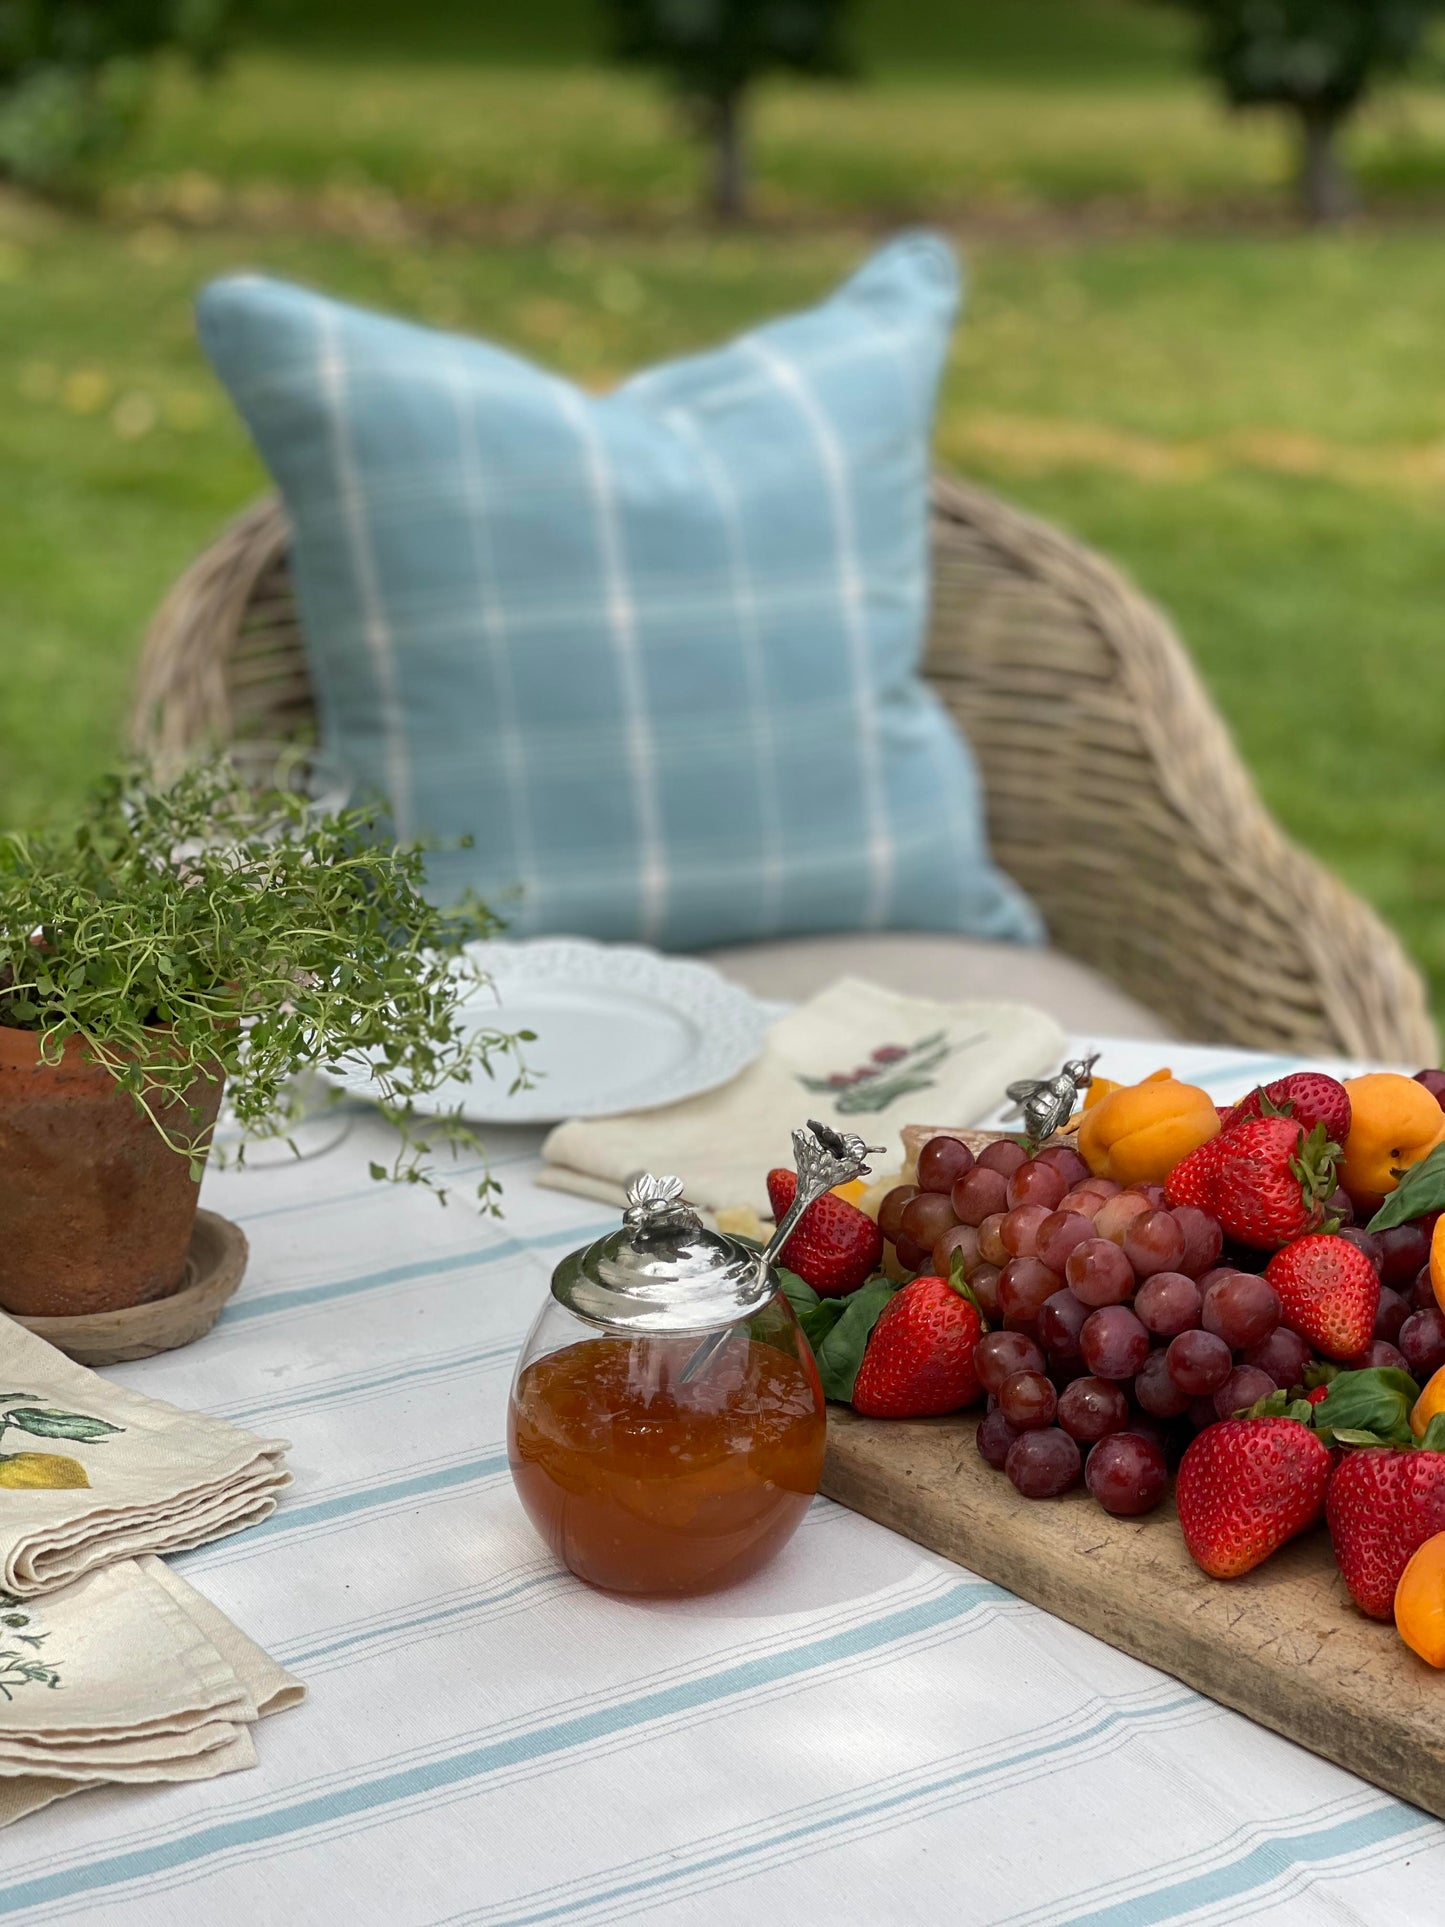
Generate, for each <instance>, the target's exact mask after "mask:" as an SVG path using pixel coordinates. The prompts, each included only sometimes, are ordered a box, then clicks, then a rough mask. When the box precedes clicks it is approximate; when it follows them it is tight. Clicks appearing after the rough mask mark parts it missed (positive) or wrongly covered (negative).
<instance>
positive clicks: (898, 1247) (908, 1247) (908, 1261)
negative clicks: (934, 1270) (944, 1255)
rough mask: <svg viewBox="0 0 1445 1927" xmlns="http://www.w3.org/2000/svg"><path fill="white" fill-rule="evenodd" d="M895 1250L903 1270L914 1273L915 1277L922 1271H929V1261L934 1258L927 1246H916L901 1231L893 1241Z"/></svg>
mask: <svg viewBox="0 0 1445 1927" xmlns="http://www.w3.org/2000/svg"><path fill="white" fill-rule="evenodd" d="M893 1249H894V1251H895V1253H896V1254H897V1257H898V1262H899V1264H900V1265H902V1267H903V1269H904V1270H905V1271H911V1272H913V1273H914V1274H915V1276H916V1275H917V1274H918V1273H919V1272H920V1271H927V1269H928V1264H929V1260H930V1259H931V1258H932V1256H933V1253H932V1252H931V1251H930V1250H929V1249H928V1247H927V1246H926V1245H916V1244H914V1242H913V1240H912V1239H911V1238H906V1237H905V1236H904V1235H903V1233H902V1232H901V1231H900V1232H899V1234H898V1236H897V1237H896V1238H895V1239H894V1240H893Z"/></svg>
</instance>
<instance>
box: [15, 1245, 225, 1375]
mask: <svg viewBox="0 0 1445 1927" xmlns="http://www.w3.org/2000/svg"><path fill="white" fill-rule="evenodd" d="M248 1251H249V1247H248V1246H247V1243H246V1234H245V1232H244V1231H242V1229H241V1227H240V1226H239V1225H238V1224H232V1223H231V1220H230V1219H229V1218H223V1217H222V1216H221V1215H220V1213H219V1212H218V1211H198V1212H197V1213H196V1228H195V1230H194V1231H193V1232H192V1233H191V1249H190V1254H189V1256H188V1257H187V1259H186V1268H185V1270H184V1271H183V1272H182V1273H181V1282H180V1284H179V1285H178V1286H177V1287H176V1289H175V1290H174V1291H173V1292H172V1293H171V1294H170V1296H169V1297H168V1298H153V1299H151V1301H150V1303H149V1304H145V1305H128V1306H126V1308H125V1310H124V1311H95V1312H86V1313H82V1314H81V1315H80V1316H79V1317H76V1318H21V1317H19V1316H18V1315H17V1314H16V1313H14V1312H12V1313H11V1314H10V1316H11V1317H12V1318H14V1320H15V1323H16V1324H17V1325H23V1326H24V1327H25V1329H26V1331H30V1332H34V1333H35V1334H36V1336H37V1337H39V1338H43V1339H45V1340H47V1341H48V1342H49V1343H50V1344H52V1345H54V1346H55V1348H56V1350H57V1351H62V1352H64V1353H65V1355H66V1357H67V1358H73V1359H75V1361H76V1362H77V1364H80V1365H121V1364H124V1363H125V1362H126V1361H127V1360H129V1359H132V1358H153V1357H154V1356H155V1354H156V1353H157V1352H173V1351H175V1350H176V1349H177V1347H178V1346H181V1345H189V1344H190V1343H191V1341H192V1340H193V1339H196V1338H200V1337H201V1336H202V1334H203V1333H205V1332H208V1331H209V1330H210V1329H211V1327H212V1325H214V1324H215V1322H216V1320H217V1319H218V1318H219V1317H220V1315H221V1307H222V1306H223V1305H224V1304H225V1302H226V1300H227V1299H228V1298H229V1297H230V1296H231V1294H232V1292H234V1291H235V1289H236V1287H237V1285H239V1284H240V1282H241V1278H242V1276H243V1274H244V1272H245V1270H246V1258H247V1256H248Z"/></svg>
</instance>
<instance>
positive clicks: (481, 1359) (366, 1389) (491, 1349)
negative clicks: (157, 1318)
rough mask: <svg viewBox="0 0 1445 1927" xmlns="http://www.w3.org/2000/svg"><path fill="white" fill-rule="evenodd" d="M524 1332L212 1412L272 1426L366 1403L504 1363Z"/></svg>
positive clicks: (217, 1407)
mask: <svg viewBox="0 0 1445 1927" xmlns="http://www.w3.org/2000/svg"><path fill="white" fill-rule="evenodd" d="M523 1335H524V1334H523V1332H522V1331H521V1330H520V1329H519V1330H517V1331H516V1332H514V1333H512V1334H511V1335H510V1336H509V1337H507V1338H502V1339H498V1340H497V1342H496V1343H495V1344H493V1345H483V1346H480V1347H477V1348H475V1349H473V1350H470V1351H454V1352H441V1353H438V1354H437V1355H435V1356H434V1357H432V1358H429V1359H426V1358H423V1359H417V1360H415V1361H414V1362H413V1363H412V1364H410V1365H406V1366H402V1367H401V1368H400V1369H398V1370H396V1371H390V1372H347V1373H346V1374H345V1375H344V1376H342V1377H339V1378H323V1379H317V1380H316V1381H315V1382H314V1383H313V1384H311V1385H308V1386H304V1387H301V1388H298V1390H296V1391H295V1392H293V1393H292V1394H291V1395H290V1397H289V1398H272V1399H265V1400H263V1401H262V1402H261V1404H259V1405H212V1406H210V1407H208V1411H209V1413H210V1416H211V1417H212V1418H222V1419H230V1420H232V1421H235V1422H238V1423H239V1422H244V1421H255V1422H257V1423H264V1424H267V1425H269V1424H270V1422H271V1421H272V1420H273V1419H274V1418H276V1417H277V1416H278V1414H280V1413H283V1412H291V1413H296V1412H311V1411H319V1410H320V1409H321V1408H322V1407H323V1406H328V1405H329V1406H334V1405H337V1404H340V1403H342V1402H343V1401H344V1400H346V1399H348V1398H355V1399H356V1401H357V1402H358V1403H360V1404H364V1403H365V1402H366V1400H367V1399H368V1398H370V1397H371V1396H372V1394H373V1393H384V1392H387V1391H390V1390H392V1389H393V1388H394V1387H395V1386H398V1385H408V1384H412V1383H414V1382H415V1381H416V1380H418V1379H424V1378H437V1377H439V1376H441V1375H442V1374H443V1373H445V1372H448V1371H458V1372H461V1371H465V1370H467V1369H468V1368H469V1367H471V1366H474V1365H495V1364H500V1363H502V1362H504V1361H506V1360H509V1359H512V1358H515V1357H516V1355H517V1353H518V1351H519V1350H520V1349H521V1344H522V1338H523Z"/></svg>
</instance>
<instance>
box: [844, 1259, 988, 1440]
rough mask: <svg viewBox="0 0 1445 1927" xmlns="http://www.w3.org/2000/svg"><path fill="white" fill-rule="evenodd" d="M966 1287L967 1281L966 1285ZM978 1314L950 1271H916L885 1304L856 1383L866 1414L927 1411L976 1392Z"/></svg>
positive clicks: (953, 1408) (927, 1414)
mask: <svg viewBox="0 0 1445 1927" xmlns="http://www.w3.org/2000/svg"><path fill="white" fill-rule="evenodd" d="M965 1289H966V1287H965ZM982 1336H983V1320H982V1318H981V1317H980V1316H979V1311H978V1307H977V1305H975V1304H974V1303H973V1300H972V1298H971V1297H965V1296H964V1295H963V1293H962V1292H961V1291H960V1290H959V1289H958V1287H957V1286H955V1285H954V1284H952V1283H951V1282H950V1281H949V1280H948V1279H947V1278H937V1277H923V1278H915V1279H914V1280H913V1282H912V1284H911V1285H905V1286H904V1287H903V1289H902V1291H900V1292H897V1293H895V1295H894V1296H893V1298H892V1299H891V1300H890V1301H889V1303H888V1304H887V1305H885V1306H884V1308H883V1312H882V1315H881V1316H880V1318H879V1320H878V1323H877V1324H876V1325H875V1326H874V1327H873V1335H872V1337H871V1338H870V1339H869V1340H868V1349H867V1350H866V1351H865V1352H864V1354H863V1362H862V1364H861V1365H860V1366H859V1367H858V1376H857V1378H856V1379H855V1380H854V1383H853V1409H854V1411H855V1412H863V1413H865V1414H866V1415H867V1417H869V1418H932V1417H934V1416H935V1415H936V1414H938V1413H940V1412H957V1411H961V1410H962V1408H963V1407H964V1406H965V1405H972V1403H973V1401H974V1400H975V1399H976V1398H977V1397H978V1395H979V1390H980V1387H979V1382H978V1376H977V1374H976V1373H975V1371H974V1369H973V1354H974V1348H975V1347H976V1346H977V1344H978V1341H979V1339H980V1338H981V1337H982Z"/></svg>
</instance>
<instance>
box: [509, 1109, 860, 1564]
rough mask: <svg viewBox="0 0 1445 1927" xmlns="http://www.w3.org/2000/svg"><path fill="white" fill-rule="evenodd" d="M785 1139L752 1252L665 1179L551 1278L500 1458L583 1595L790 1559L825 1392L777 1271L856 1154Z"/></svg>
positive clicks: (819, 1139)
mask: <svg viewBox="0 0 1445 1927" xmlns="http://www.w3.org/2000/svg"><path fill="white" fill-rule="evenodd" d="M793 1143H794V1148H795V1150H796V1152H797V1154H798V1174H799V1181H798V1190H797V1195H796V1197H795V1199H794V1202H793V1206H792V1208H791V1209H790V1210H789V1211H788V1213H787V1214H786V1216H785V1217H784V1218H783V1219H782V1220H781V1221H780V1223H779V1225H778V1227H777V1230H776V1232H775V1233H774V1235H773V1238H772V1239H771V1241H770V1242H769V1244H768V1246H767V1248H766V1249H765V1250H763V1251H759V1250H758V1248H757V1247H756V1246H755V1245H752V1244H749V1243H746V1242H745V1241H743V1240H741V1239H738V1238H731V1237H728V1236H726V1235H725V1234H723V1233H721V1232H717V1231H711V1230H709V1229H708V1228H707V1227H706V1226H705V1225H704V1224H703V1222H702V1220H701V1218H699V1216H698V1215H697V1213H696V1212H695V1211H693V1210H692V1209H691V1208H690V1207H689V1206H688V1205H687V1204H685V1203H684V1202H683V1200H682V1195H681V1194H682V1185H681V1183H680V1182H679V1180H678V1179H676V1178H654V1177H651V1176H644V1175H639V1176H638V1177H637V1178H635V1179H634V1180H633V1181H632V1183H631V1184H630V1185H629V1187H628V1194H627V1195H628V1205H627V1209H626V1212H625V1214H624V1217H623V1222H622V1224H621V1226H620V1227H619V1228H618V1229H617V1230H615V1231H613V1232H610V1233H608V1234H607V1235H606V1236H604V1237H602V1238H600V1239H598V1240H597V1242H596V1243H595V1244H591V1245H588V1246H586V1247H585V1248H584V1249H582V1250H580V1251H574V1252H572V1253H571V1254H570V1255H569V1256H568V1257H566V1258H564V1259H563V1260H562V1262H561V1264H559V1265H558V1267H557V1269H556V1271H555V1272H554V1273H553V1277H552V1289H551V1293H550V1295H549V1297H548V1298H547V1300H546V1302H545V1304H544V1306H543V1308H542V1310H541V1312H540V1313H539V1314H538V1316H537V1319H536V1322H535V1323H534V1324H533V1326H532V1330H531V1332H530V1333H529V1335H528V1337H527V1341H526V1344H525V1345H524V1346H523V1348H522V1354H521V1357H520V1359H519V1361H518V1365H517V1371H516V1376H515V1378H514V1380H513V1383H512V1392H511V1399H510V1404H509V1410H508V1425H507V1449H508V1456H509V1458H510V1461H511V1468H512V1477H513V1480H514V1481H515V1483H516V1487H517V1492H518V1495H519V1497H520V1499H521V1501H522V1505H523V1507H524V1509H525V1511H526V1513H527V1516H528V1517H529V1518H530V1520H531V1521H532V1524H533V1525H534V1526H535V1527H536V1529H537V1531H538V1532H539V1533H540V1534H541V1536H542V1538H543V1539H544V1540H545V1541H546V1543H547V1545H548V1546H549V1547H550V1548H551V1550H552V1552H553V1553H554V1554H555V1555H556V1557H557V1558H558V1559H560V1560H561V1561H562V1563H563V1564H564V1565H566V1566H568V1567H570V1568H571V1570H572V1571H573V1572H574V1573H576V1574H577V1576H578V1577H579V1578H580V1579H585V1580H587V1581H588V1582H589V1583H590V1584H592V1585H594V1586H600V1587H603V1588H605V1589H607V1590H609V1591H613V1592H621V1593H639V1594H686V1593H701V1592H711V1591H713V1590H715V1589H717V1588H719V1587H722V1586H728V1585H732V1584H733V1583H735V1582H736V1581H738V1580H740V1579H745V1578H747V1577H748V1576H749V1575H750V1574H751V1573H754V1572H756V1571H758V1569H759V1568H760V1567H762V1566H763V1565H765V1564H766V1563H767V1561H768V1560H769V1559H771V1558H772V1557H773V1555H774V1554H775V1553H776V1552H778V1551H779V1549H780V1548H781V1547H782V1546H783V1545H785V1544H786V1542H787V1541H788V1540H789V1539H790V1538H791V1537H792V1535H793V1532H794V1531H795V1530H796V1528H797V1526H798V1524H799V1522H800V1521H801V1519H802V1517H803V1514H804V1513H805V1512H806V1511H807V1509H808V1505H809V1503H810V1501H811V1500H812V1498H813V1495H814V1494H815V1493H816V1491H817V1489H818V1482H819V1480H820V1478H821V1477H822V1471H823V1446H824V1436H825V1431H826V1418H825V1407H824V1399H823V1391H822V1387H821V1385H820V1383H819V1380H818V1370H817V1366H816V1365H815V1364H814V1362H813V1354H812V1352H811V1350H810V1349H809V1346H808V1341H807V1339H806V1337H805V1336H804V1334H803V1331H802V1327H801V1326H800V1325H799V1323H798V1320H797V1315H796V1314H795V1312H794V1310H793V1308H792V1306H791V1305H790V1304H789V1302H788V1300H787V1298H786V1296H785V1295H784V1293H783V1290H782V1288H781V1284H780V1282H779V1278H778V1274H777V1270H776V1268H775V1263H774V1260H775V1259H776V1258H777V1256H778V1254H779V1253H780V1251H781V1250H782V1247H783V1245H784V1244H785V1243H786V1241H787V1238H788V1237H789V1235H790V1234H791V1232H792V1230H793V1228H794V1227H795V1225H796V1224H797V1221H798V1219H799V1217H800V1216H801V1215H802V1213H803V1211H804V1210H806V1208H807V1206H808V1205H809V1204H811V1203H812V1202H813V1201H814V1199H815V1198H817V1197H820V1196H821V1195H822V1193H823V1192H824V1191H826V1190H828V1189H830V1188H831V1186H832V1185H834V1184H841V1183H844V1182H846V1181H847V1180H848V1179H849V1178H851V1177H856V1176H859V1175H862V1174H865V1173H866V1172H867V1169H868V1167H867V1164H866V1163H865V1162H864V1159H865V1158H866V1156H867V1155H869V1151H868V1147H867V1146H866V1145H864V1144H863V1142H862V1140H861V1139H859V1138H854V1137H851V1136H843V1135H841V1134H839V1133H836V1132H833V1131H831V1130H828V1129H827V1128H826V1127H825V1126H821V1125H811V1126H810V1127H809V1130H808V1132H806V1133H805V1132H802V1131H797V1132H795V1133H794V1134H793Z"/></svg>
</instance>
